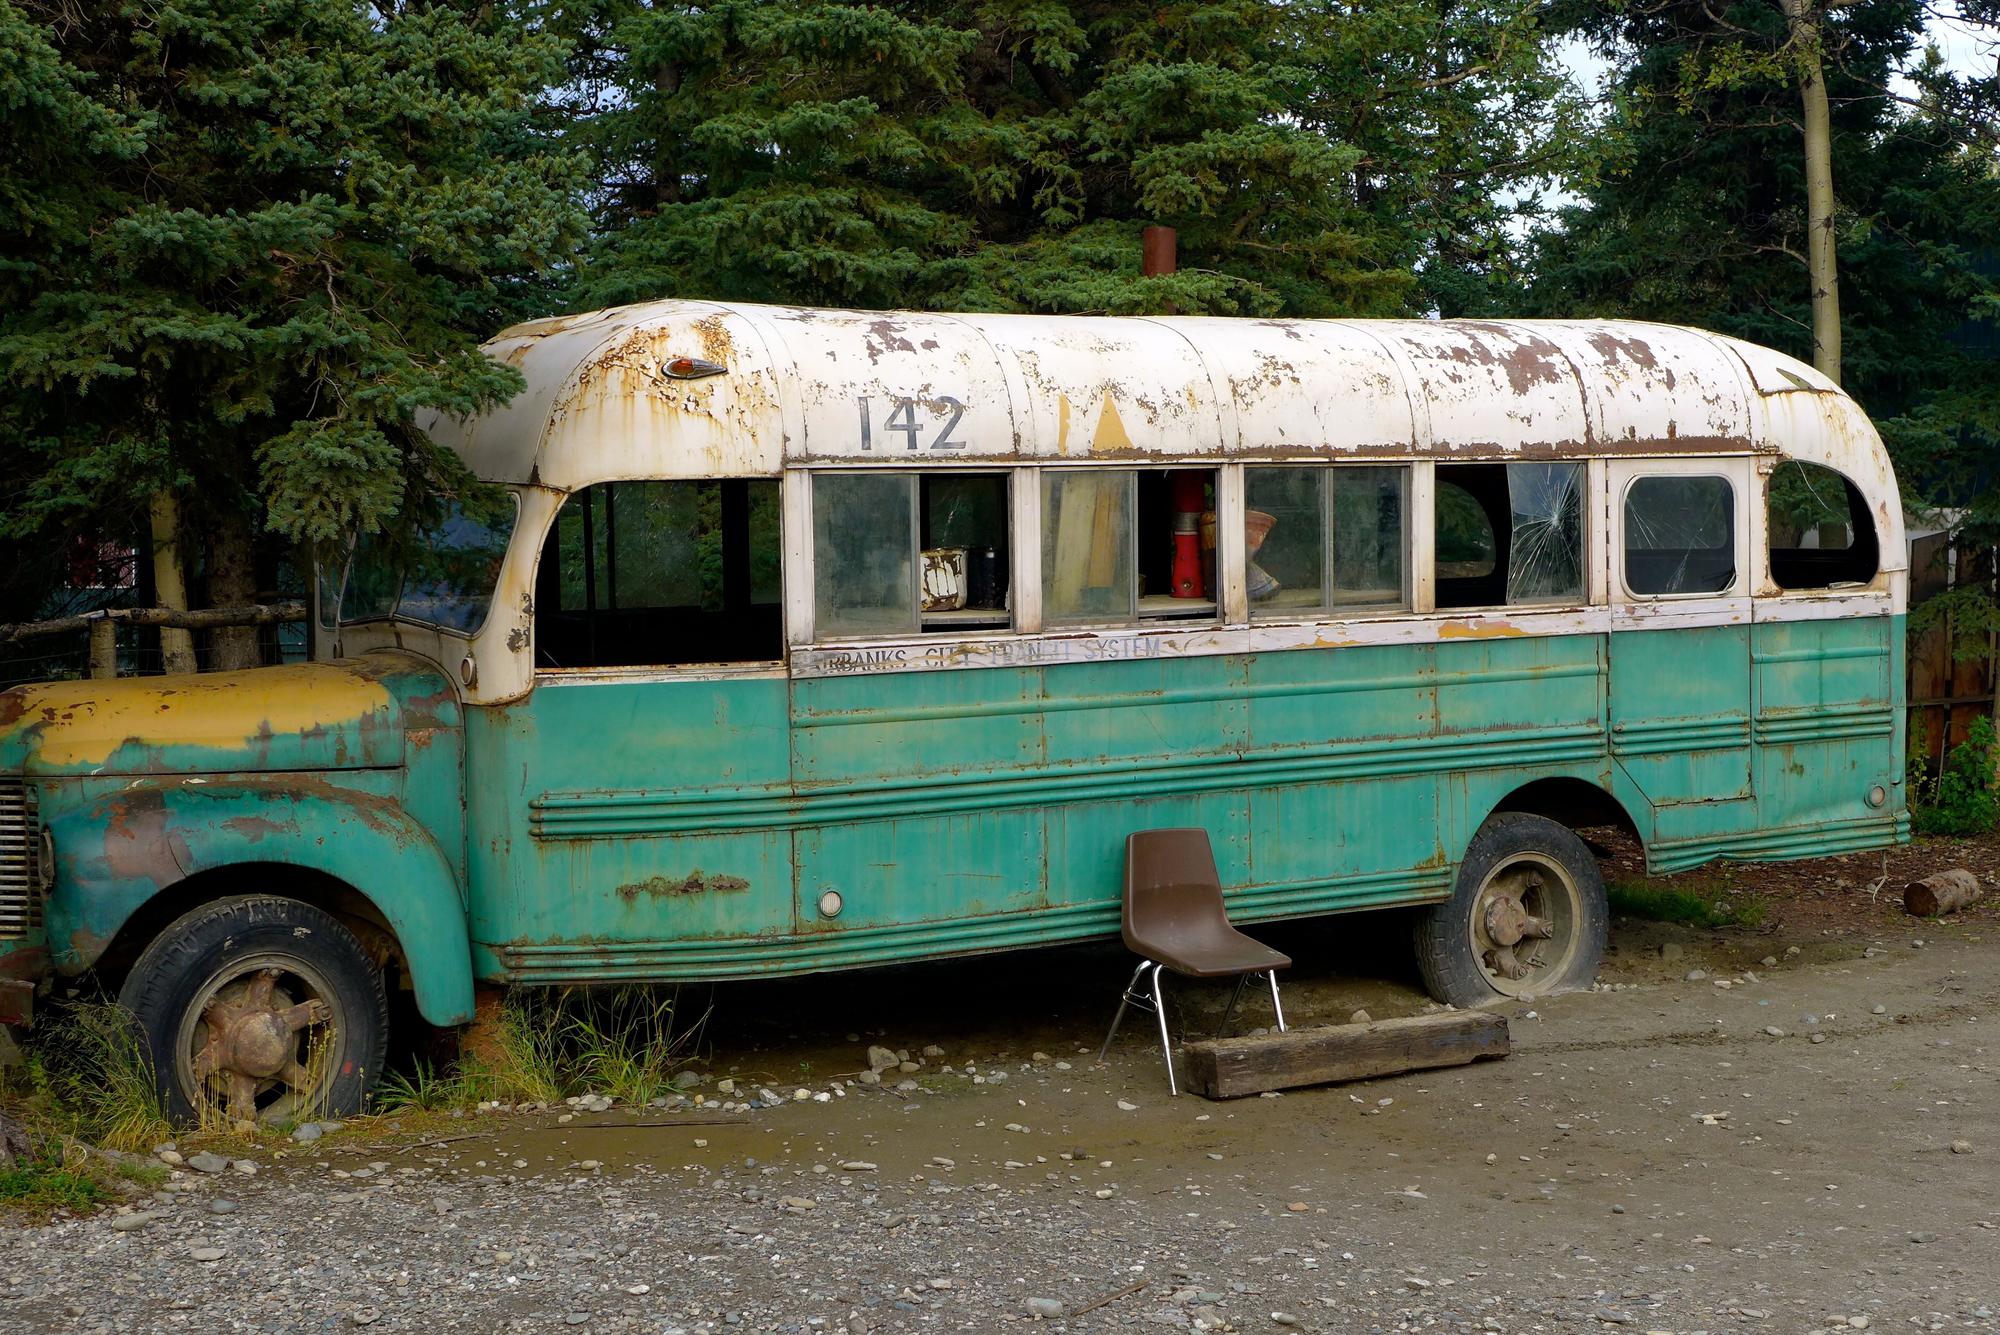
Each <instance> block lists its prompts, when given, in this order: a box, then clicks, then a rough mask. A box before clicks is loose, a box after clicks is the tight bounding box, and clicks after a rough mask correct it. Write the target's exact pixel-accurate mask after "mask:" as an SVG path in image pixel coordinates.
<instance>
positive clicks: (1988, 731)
mask: <svg viewBox="0 0 2000 1335" xmlns="http://www.w3.org/2000/svg"><path fill="white" fill-rule="evenodd" d="M1925 750H1926V748H1924V747H1923V746H1921V745H1918V746H1912V747H1911V748H1910V762H1909V785H1910V820H1911V823H1912V824H1913V825H1915V826H1916V829H1917V832H1918V833H1919V834H1953V835H1964V834H1985V833H1987V832H1988V831H1990V830H1992V829H1993V827H1994V825H1995V824H1996V823H2000V785H1996V782H1995V779H1994V767H1995V765H1996V763H2000V738H1996V737H1995V735H1994V732H1993V722H1992V720H1991V719H1987V718H1979V719H1975V720H1974V721H1973V724H1972V727H1971V728H1970V729H1969V730H1968V731H1967V733H1966V738H1965V740H1964V741H1962V742H1960V743H1959V744H1958V745H1957V746H1954V747H1953V748H1951V750H1950V751H1949V752H1948V753H1946V755H1945V758H1944V766H1943V768H1942V769H1940V770H1939V771H1938V772H1937V773H1936V774H1932V773H1931V771H1930V766H1929V765H1927V764H1926V763H1925V761H1924V752H1925Z"/></svg>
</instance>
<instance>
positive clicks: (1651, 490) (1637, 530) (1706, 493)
mask: <svg viewBox="0 0 2000 1335" xmlns="http://www.w3.org/2000/svg"><path fill="white" fill-rule="evenodd" d="M1734 583H1736V492H1735V489H1734V488H1732V487H1731V486H1730V485H1729V479H1728V478H1725V477H1710V476H1702V477H1681V476H1671V475H1663V476H1659V477H1639V478H1634V479H1632V484H1631V485H1630V486H1629V487H1627V488H1626V489H1625V587H1626V588H1627V589H1629V590H1630V591H1631V592H1633V593H1635V594H1639V595H1641V596H1643V597H1648V598H1665V597H1672V596H1674V595H1676V594H1689V593H1723V592H1726V591H1727V590H1728V589H1729V587H1730V586H1731V585H1733V584H1734Z"/></svg>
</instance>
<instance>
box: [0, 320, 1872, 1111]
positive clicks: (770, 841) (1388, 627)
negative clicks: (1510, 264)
mask: <svg viewBox="0 0 2000 1335" xmlns="http://www.w3.org/2000/svg"><path fill="white" fill-rule="evenodd" d="M489 352H490V354H491V355H492V356H494V357H496V358H498V359H500V360H502V361H504V362H506V363H508V364H510V365H512V366H515V367H518V368H519V370H520V371H521V374H522V375H523V376H524V377H525V380H526V388H525V390H524V391H523V392H521V393H520V394H519V395H518V396H517V397H516V398H515V399H514V400H513V401H512V402H510V403H509V404H508V405H507V406H506V407H505V408H503V409H501V410H499V411H496V412H493V413H491V414H489V415H487V416H484V417H481V418H478V419H477V420H473V421H469V422H462V423H461V422H449V421H446V422H439V423H436V424H435V425H434V427H433V430H434V431H435V433H436V434H437V435H438V436H439V437H440V438H441V439H443V440H445V441H447V442H448V443H449V444H450V445H451V446H452V448H454V449H455V450H456V451H457V452H458V453H459V454H460V455H461V456H462V457H463V458H464V460H465V461H466V463H467V464H468V465H469V466H470V468H471V470H472V471H473V472H474V473H475V474H476V475H477V476H478V477H479V478H481V479H484V480H486V481H487V482H489V483H493V484H498V488H500V489H503V490H500V491H499V496H500V500H499V502H498V503H497V504H495V503H490V502H483V503H480V504H476V505H475V504H465V505H461V506H457V507H455V508H453V509H452V510H451V511H450V512H449V513H448V514H447V515H446V516H445V517H444V519H443V520H442V522H440V523H438V524H437V525H436V526H435V527H434V528H433V529H432V530H431V531H429V532H428V533H427V534H426V536H425V539H424V541H422V542H421V543H419V544H418V545H417V548H416V550H415V551H414V552H413V553H410V554H408V555H407V556H403V557H399V556H398V555H396V554H395V553H393V552H391V551H389V550H387V549H384V548H382V547H380V546H379V545H378V544H376V543H374V542H372V541H371V540H367V539H364V540H363V541H362V542H361V543H360V544H359V545H358V547H357V548H356V549H355V550H354V551H353V552H352V554H351V556H350V558H349V559H348V560H347V561H346V562H345V564H344V566H343V567H342V568H341V569H339V570H335V571H329V572H327V578H326V579H325V580H324V581H323V589H322V591H321V594H320V596H319V599H318V605H317V615H318V617H319V618H320V629H319V633H318V645H319V648H318V649H317V651H316V655H315V657H316V661H313V662H310V663H305V664H300V665H294V666H288V667H275V668H266V669H261V670H256V671H250V672H242V673H233V674H221V675H215V676H206V677H199V678H182V679H159V678H154V679H137V680H128V681H119V682H86V683H66V684H58V685H45V686H37V687H30V688H24V689H20V690H16V691H13V692H10V693H8V694H7V695H6V696H5V697H4V708H3V709H0V723H3V724H4V727H0V776H4V777H0V802H4V804H5V811H4V814H0V833H4V835H5V839H4V840H0V977H4V978H6V979H7V980H9V981H8V982H7V983H6V984H5V990H4V991H0V1000H5V1001H6V1003H7V1011H8V1013H9V1015H10V1016H11V1018H14V1019H17V1020H18V1019H21V1018H23V1017H24V1016H25V1015H26V1013H27V1012H28V1010H29V1009H30V1006H31V1003H32V995H33V988H34V986H35V984H36V983H37V982H39V981H40V980H42V978H43V977H44V975H46V974H49V973H52V972H53V973H60V974H75V973H78V972H80V971H83V970H86V969H92V968H96V969H98V970H100V972H103V973H106V974H109V975H112V976H114V977H117V978H122V980H123V984H122V985H123V989H124V991H123V995H124V997H125V999H126V1001H127V1003H128V1004H129V1005H130V1006H131V1007H132V1008H133V1009H134V1011H135V1012H136V1013H137V1014H138V1016H139V1018H140V1020H141V1021H142V1023H143V1025H144V1027H145V1031H146V1034H147V1038H148V1041H149V1042H150V1043H151V1045H152V1048H153V1050H154V1052H155V1053H156V1054H157V1055H158V1057H159V1058H160V1061H159V1065H160V1070H161V1078H162V1081H163V1083H164V1085H165V1087H166V1092H167V1094H168V1096H169V1098H170V1099H171V1100H172V1102H173V1104H174V1106H175V1107H176V1108H177V1109H179V1110H182V1111H186V1110H188V1109H190V1108H192V1107H194V1106H196V1105H198V1104H201V1103H203V1101H207V1102H208V1103H210V1104H221V1105H223V1106H224V1107H226V1109H227V1112H228V1113H229V1115H230V1116H232V1117H252V1116H259V1117H264V1118H267V1119H274V1120H278V1119H283V1118H285V1117H286V1116H288V1115H291V1114H292V1113H294V1112H295V1111H296V1110H297V1109H299V1108H301V1107H303V1106H306V1105H308V1104H317V1105H320V1106H333V1107H336V1108H340V1107H346V1108H352V1107H354V1106H356V1105H357V1104H358V1103H359V1101H360V1100H361V1099H362V1098H363V1097H364V1095H365V1091H366V1089H367V1087H368V1084H369V1083H370V1081H372V1080H373V1078H374V1076H375V1074H376V1069H377V1067H378V1066H379V1064H380V1061H381V1055H382V1052H383V1047H384V1031H385V1027H386V1018H385V1017H386V1013H387V1010H386V1002H385V995H386V993H385V987H389V988H393V987H401V988H406V989H409V990H410V991H411V992H412V993H413V1001H414V1006H415V1009H416V1011H417V1012H418V1013H419V1014H421V1015H422V1016H423V1017H424V1018H425V1019H427V1020H428V1021H430V1022H431V1023H433V1024H438V1025H455V1024H460V1023H463V1022H465V1021H467V1020H468V1019H469V1018H470V1016H471V1015H472V1012H473V997H474V987H475V983H476V982H488V983H494V984H505V983H535V984H558V983H576V982H595V981H605V980H627V979H719V978H745V977H752V976H758V975H765V974H782V973H797V972H803V971H811V970H827V969H844V968H852V967H856V966H861V965H869V964H881V963H890V962H896V961H907V960H918V959H925V958H934V957H940V956H950V955H958V954H964V953H968V952H974V951H990V950H999V949H1006V948H1014V947H1024V946H1036V945H1045V944H1049V943H1054V942H1066V941H1076V940H1080V939H1084V938H1091V937H1102V936H1105V935H1107V934H1110V933H1112V932H1115V931H1116V929H1117V926H1118V921H1119V897H1120V888H1121V872H1122V856H1123V848H1124V841H1125V837H1126V836H1127V835H1128V834H1130V833H1131V832H1133V831H1135V830H1140V829H1147V828H1154V827H1163V826H1194V827H1200V828H1201V829H1204V830H1206V831H1207V832H1208V834H1209V836H1210V838H1211V841H1212V843H1213V847H1214V849H1215V854H1216V859H1217V862H1218V865H1219V868H1220V872H1221V878H1222V881H1223V883H1224V884H1225V886H1226V888H1227V896H1228V904H1229V909H1230V912H1231V914H1232V915H1233V916H1234V917H1235V918H1236V919H1237V920H1239V921H1243V920H1257V919H1273V918H1289V917H1298V916H1303V915H1313V914H1327V913H1335V912H1346V911H1350V910H1357V909H1371V908H1380V907H1386V906H1421V907H1422V912H1421V913H1419V914H1418V915H1417V928H1416V934H1415V950H1416V952H1417V957H1418V960H1419V962H1420V964H1421V968H1422V972H1423V976H1424V978H1425V980H1426V981H1427V983H1428V985H1429V986H1430V988H1431V989H1432V991H1433V992H1434V993H1435V995H1437V996H1438V997H1440V998H1442V999H1445V1000H1448V1001H1451V1002H1454V1003H1457V1004H1461V1005H1464V1004H1470V1003H1477V1002H1479V1001H1481V1000H1482V999H1487V998H1492V997H1495V996H1498V995H1503V994H1523V993H1528V992H1544V991H1549V990H1552V989H1555V988H1560V987H1564V986H1572V985H1586V984H1588V983H1589V982H1590V980H1591V979H1592V977H1593V975H1594V971H1595V968H1596V966H1597V963H1598V960H1599V956H1600V953H1601V951H1602V949H1603V945H1604V933H1605V918H1606V909H1605V900H1604V888H1603V883H1602V880H1601V878H1600V876H1599V873H1598V871H1597V870H1596V866H1595V863H1594V861H1593V859H1592V857H1591V855H1590V853H1589V852H1588V851H1587V849H1586V847H1585V845H1584V844H1583V843H1582V842H1581V840H1580V839H1579V837H1578V836H1577V834H1576V833H1574V831H1575V830H1576V829H1577V828H1582V827H1589V826H1595V825H1603V824H1617V825H1620V826H1623V827H1625V828H1627V829H1628V830H1630V831H1631V832H1632V833H1633V834H1635V835H1636V836H1637V838H1638V839H1639V841H1640V842H1641V843H1642V844H1643V846H1644V849H1645V854H1646V858H1647V862H1648V865H1649V866H1650V867H1651V868H1653V869H1654V870H1657V871H1671V870H1676V869H1680V868H1685V867H1691V866H1694V865H1696V864H1698V863H1702V862H1705V861H1708V860H1711V859H1716V858H1736V859H1765V858H1792V857H1806V856H1817V855H1821V854H1826V853H1832V852H1837V851H1844V850H1855V849H1866V848H1875V847H1879V846H1884V845H1888V844H1890V843H1892V842H1894V841H1896V840H1898V839H1900V838H1903V837H1905V832H1906V829H1907V818H1906V816H1905V814H1904V804H1903V791H1902V786H1901V775H1902V763H1901V757H1902V737H1901V731H1902V722H1901V711H1900V709H1899V705H1900V703H1901V699H1902V689H1903V687H1902V681H1903V674H1902V667H1901V663H1902V653H1903V650H1902V645H1903V614H1904V597H1905V583H1904V576H1905V571H1904V565H1905V562H1904V559H1903V553H1904V541H1903V532H1902V524H1901V517H1900V512H1899V508H1898V503H1897V490H1896V484H1895V479H1894V477H1893V476H1892V475H1891V472H1890V467H1889V463H1888V460H1887V458H1886V457H1885V455H1884V453H1883V449H1882V445H1881V443H1880V440H1879V439H1878V437H1877V435H1876V433H1875V431H1874V430H1873V428H1872V427H1871V426H1870V425H1869V423H1868V421H1867V419H1866V418H1865V417H1864V416H1863V414H1862V413H1861V411H1860V410H1859V409H1858V408H1857V407H1856V406H1855V404H1854V403H1853V402H1852V401H1851V400H1850V399H1849V398H1847V397H1846V396H1845V395H1844V394H1842V393H1841V392H1840V390H1839V389H1838V388H1836V387H1835V386H1834V385H1833V384H1832V383H1830V382H1829V381H1827V380H1826V379H1825V378H1823V377H1821V376H1820V375H1818V374H1816V373H1815V372H1814V371H1812V370H1811V369H1810V368H1808V367H1806V366H1803V365H1801V364H1799V363H1797V362H1795V361H1793V360H1791V359H1789V358H1786V357H1783V356H1780V355H1778V354H1776V353H1773V352H1770V351H1766V350H1764V349H1762V348H1757V347H1752V346H1747V345H1744V344H1741V343H1737V342H1733V341H1731V340H1728V339H1724V338H1719V337H1715V336H1712V335H1709V334H1705V333H1700V332H1697V331H1694V330H1688V329H1679V328H1670V327H1663V326H1657V325H1646V324H1636V323H1599V322H1551V323H1468V322H1451V321H1445V322H1436V321H1407V322H1335V321H1287V320H1224V319H1138V318H1127V319H1119V318H1104V319H1098V318H1043V317H1031V316H1005V315H996V316H971V315H967V316H957V315H935V314H919V313H895V314H883V313H856V312H840V311H824V310H804V309H788V308H776V307H758V306H747V305H724V304H712V303H703V302H679V301H676V302H663V303H657V304H651V305H642V306H632V307H626V308H621V309H617V310H609V311H602V312H598V313H594V314H589V315H583V316H576V317H569V318H563V319H554V320H546V321H540V322H536V323H532V324H527V325H522V326H520V327H517V328H515V329H511V330H508V331H507V332H505V333H504V334H502V335H500V336H499V337H498V338H496V339H495V340H494V341H493V342H492V343H491V344H490V345H489ZM385 980H386V983H385ZM1113 981H1114V980H1112V979H1109V978H1107V990H1108V989H1109V986H1110V984H1111V982H1113ZM315 1038H317V1039H320V1040H323V1041H325V1042H329V1043H331V1045H332V1048H331V1051H332V1052H333V1053H334V1054H335V1056H336V1058H337V1060H334V1061H332V1062H326V1063H308V1062H305V1061H303V1060H302V1054H303V1053H304V1052H305V1051H306V1050H307V1048H306V1045H307V1044H308V1043H309V1042H311V1041H313V1040H314V1039H315ZM316 1072H317V1074H316Z"/></svg>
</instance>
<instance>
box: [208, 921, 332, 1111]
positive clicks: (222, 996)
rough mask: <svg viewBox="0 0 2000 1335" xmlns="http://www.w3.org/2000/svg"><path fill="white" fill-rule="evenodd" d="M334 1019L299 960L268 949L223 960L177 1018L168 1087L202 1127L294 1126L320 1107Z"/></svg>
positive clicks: (326, 1090) (327, 996) (315, 974)
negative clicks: (172, 1082)
mask: <svg viewBox="0 0 2000 1335" xmlns="http://www.w3.org/2000/svg"><path fill="white" fill-rule="evenodd" d="M344 1018H345V1017H344V1016H343V1014H342V1013H341V1009H340V1001H339V998H338V996H337V995H336V994H335V992H334V990H333V988H332V987H331V986H330V985H329V984H328V983H327V981H326V977H325V975H323V974H322V973H321V972H320V971H319V970H318V969H317V968H315V967H314V966H313V965H312V964H311V963H310V962H309V961H307V960H303V959H300V958H299V957H297V956H295V955H287V954H281V953H276V952H273V953H268V954H262V955H254V956H251V957H249V958H246V959H241V960H233V961H231V962H230V963H229V964H227V965H225V966H224V967H223V968H221V969H218V970H216V971H215V972H214V973H213V974H211V975H209V977H208V978H207V980H206V981H204V982H203V983H202V985H201V987H200V988H198V989H196V991H195V994H194V999H193V1002H192V1003H191V1004H190V1005H189V1006H188V1008H187V1009H186V1010H185V1011H183V1012H182V1015H181V1023H180V1030H179V1034H178V1038H177V1041H176V1042H175V1044H174V1065H175V1071H174V1075H175V1079H176V1082H177V1083H178V1084H179V1086H180V1089H181V1093H182V1094H183V1095H184V1096H185V1097H186V1099H187V1101H188V1103H189V1105H190V1106H191V1107H193V1109H194V1110H195V1113H196V1115H197V1116H198V1117H199V1118H200V1119H201V1120H202V1121H204V1122H206V1121H209V1120H210V1119H213V1118H221V1119H223V1120H224V1121H226V1122H228V1123H241V1122H250V1123H253V1124H262V1125H267V1126H273V1125H281V1124H283V1123H287V1122H294V1121H297V1120H299V1119H300V1118H302V1117H306V1116H310V1115H311V1114H313V1113H315V1112H317V1111H319V1110H320V1109H322V1108H324V1107H325V1106H326V1105H327V1102H328V1095H329V1094H330V1093H331V1092H332V1089H333V1083H334V1080H335V1079H336V1077H337V1076H338V1074H339V1067H338V1063H337V1062H336V1060H335V1059H334V1057H335V1054H334V1051H333V1049H334V1043H335V1039H336V1038H337V1036H338V1035H339V1034H340V1033H341V1032H342V1030H343V1028H344V1026H343V1023H342V1022H343V1020H344Z"/></svg>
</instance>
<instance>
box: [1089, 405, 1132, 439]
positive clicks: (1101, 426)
mask: <svg viewBox="0 0 2000 1335" xmlns="http://www.w3.org/2000/svg"><path fill="white" fill-rule="evenodd" d="M1131 448H1132V438H1131V437H1130V436H1128V435H1126V434H1125V422H1124V419H1122V418H1121V417H1119V416H1118V405H1117V404H1116V403H1114V402H1113V401H1112V398H1111V391H1110V390H1108V389H1107V390H1105V391H1104V411H1103V412H1101V413H1099V414H1098V416H1097V434H1096V435H1095V436H1093V437H1092V438H1091V441H1090V449H1091V453H1093V454H1105V453H1109V452H1111V451H1114V450H1129V449H1131Z"/></svg>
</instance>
